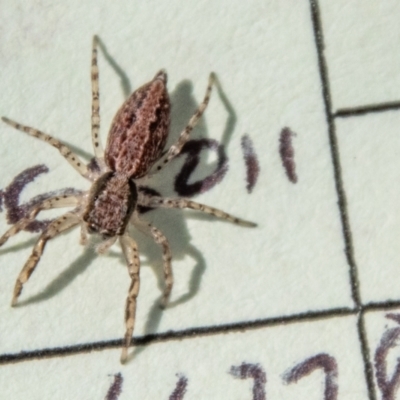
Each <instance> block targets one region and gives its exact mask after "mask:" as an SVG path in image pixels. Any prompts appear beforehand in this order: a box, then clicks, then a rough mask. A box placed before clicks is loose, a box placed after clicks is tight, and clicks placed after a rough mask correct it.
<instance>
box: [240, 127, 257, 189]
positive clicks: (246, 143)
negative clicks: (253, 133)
mask: <svg viewBox="0 0 400 400" xmlns="http://www.w3.org/2000/svg"><path fill="white" fill-rule="evenodd" d="M241 145H242V150H243V157H244V163H245V165H246V181H247V185H246V189H247V192H248V193H251V192H252V191H253V189H254V186H255V185H256V183H257V179H258V175H259V173H260V165H259V163H258V158H257V154H256V152H255V150H254V146H253V141H252V140H251V139H250V136H249V135H244V136H243V137H242V140H241Z"/></svg>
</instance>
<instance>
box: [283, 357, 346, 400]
mask: <svg viewBox="0 0 400 400" xmlns="http://www.w3.org/2000/svg"><path fill="white" fill-rule="evenodd" d="M316 369H322V370H323V371H324V373H325V391H324V400H336V399H337V395H338V384H337V377H338V366H337V363H336V360H335V358H334V357H332V356H330V355H329V354H325V353H321V354H317V355H316V356H314V357H310V358H308V359H306V360H305V361H303V362H301V363H300V364H297V365H296V366H295V367H294V368H292V369H291V370H290V371H289V372H287V373H286V374H285V375H284V376H283V379H284V380H285V381H286V383H293V382H294V383H296V382H297V381H298V380H299V379H301V378H303V377H304V376H307V375H310V374H311V373H312V372H313V371H315V370H316Z"/></svg>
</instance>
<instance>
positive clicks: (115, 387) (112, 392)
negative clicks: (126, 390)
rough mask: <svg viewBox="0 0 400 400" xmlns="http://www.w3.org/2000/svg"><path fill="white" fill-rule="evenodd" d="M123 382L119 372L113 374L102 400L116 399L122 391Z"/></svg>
mask: <svg viewBox="0 0 400 400" xmlns="http://www.w3.org/2000/svg"><path fill="white" fill-rule="evenodd" d="M123 382H124V378H123V377H122V375H121V373H120V372H118V374H115V375H114V382H113V383H112V384H111V386H110V388H109V389H108V392H107V395H106V397H105V398H104V400H118V397H119V395H120V394H121V393H122V383H123Z"/></svg>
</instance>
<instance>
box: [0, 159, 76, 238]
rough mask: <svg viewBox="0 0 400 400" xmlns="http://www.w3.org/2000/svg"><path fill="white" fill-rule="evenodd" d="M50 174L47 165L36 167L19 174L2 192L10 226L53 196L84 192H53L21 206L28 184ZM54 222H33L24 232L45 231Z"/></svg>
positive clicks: (36, 197)
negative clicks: (21, 198)
mask: <svg viewBox="0 0 400 400" xmlns="http://www.w3.org/2000/svg"><path fill="white" fill-rule="evenodd" d="M47 172H49V169H48V168H47V167H46V166H45V165H43V164H42V165H35V166H34V167H31V168H27V169H26V170H24V171H22V172H21V173H20V174H18V175H17V176H16V177H15V178H14V179H13V180H12V182H11V183H10V184H9V185H8V186H7V187H6V188H5V189H4V190H3V191H2V192H3V195H2V197H3V199H4V206H5V208H6V210H7V214H6V218H7V222H8V223H9V224H15V223H17V222H18V221H19V220H20V219H22V218H25V217H27V216H28V215H29V212H30V211H31V210H32V208H33V207H35V206H37V205H39V204H40V203H42V202H43V201H44V200H46V199H48V198H50V197H53V196H63V195H74V194H76V195H78V194H81V193H82V192H81V191H80V190H77V189H73V188H64V189H60V190H54V191H52V192H47V193H43V194H40V195H38V196H35V197H33V198H32V199H31V200H29V201H28V202H26V203H24V204H19V197H20V195H21V192H22V190H23V189H24V188H25V186H26V185H27V184H28V183H31V182H33V181H34V180H35V178H37V177H38V176H39V175H41V174H44V173H47ZM51 221H52V220H42V221H37V220H34V221H32V222H31V223H30V224H29V225H27V226H26V227H25V229H24V230H26V231H29V232H39V231H43V230H44V229H45V228H46V227H47V226H48V225H49V223H50V222H51Z"/></svg>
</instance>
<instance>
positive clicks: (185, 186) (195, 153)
mask: <svg viewBox="0 0 400 400" xmlns="http://www.w3.org/2000/svg"><path fill="white" fill-rule="evenodd" d="M203 150H212V151H215V152H216V153H217V156H218V160H217V166H216V167H215V170H214V172H212V173H211V174H210V175H208V176H206V177H205V178H203V179H200V180H198V181H196V182H193V183H189V179H190V177H191V175H192V173H193V171H194V170H195V169H196V167H197V166H198V165H199V163H200V153H201V152H202V151H203ZM184 154H187V156H186V160H185V163H184V164H183V166H182V169H181V171H180V172H179V173H178V175H177V176H176V177H175V185H174V188H175V191H176V192H177V193H178V194H179V195H181V196H184V197H192V196H194V195H196V194H199V193H204V192H207V191H208V190H210V189H211V188H213V187H214V186H215V185H216V184H218V183H219V182H221V180H222V179H223V178H224V176H225V174H226V172H227V171H228V157H227V155H226V153H225V150H224V147H223V146H222V145H221V144H219V143H218V142H217V141H216V140H213V139H199V140H189V141H188V142H186V144H185V145H184V146H183V148H182V151H181V153H180V155H179V156H181V155H184Z"/></svg>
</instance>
